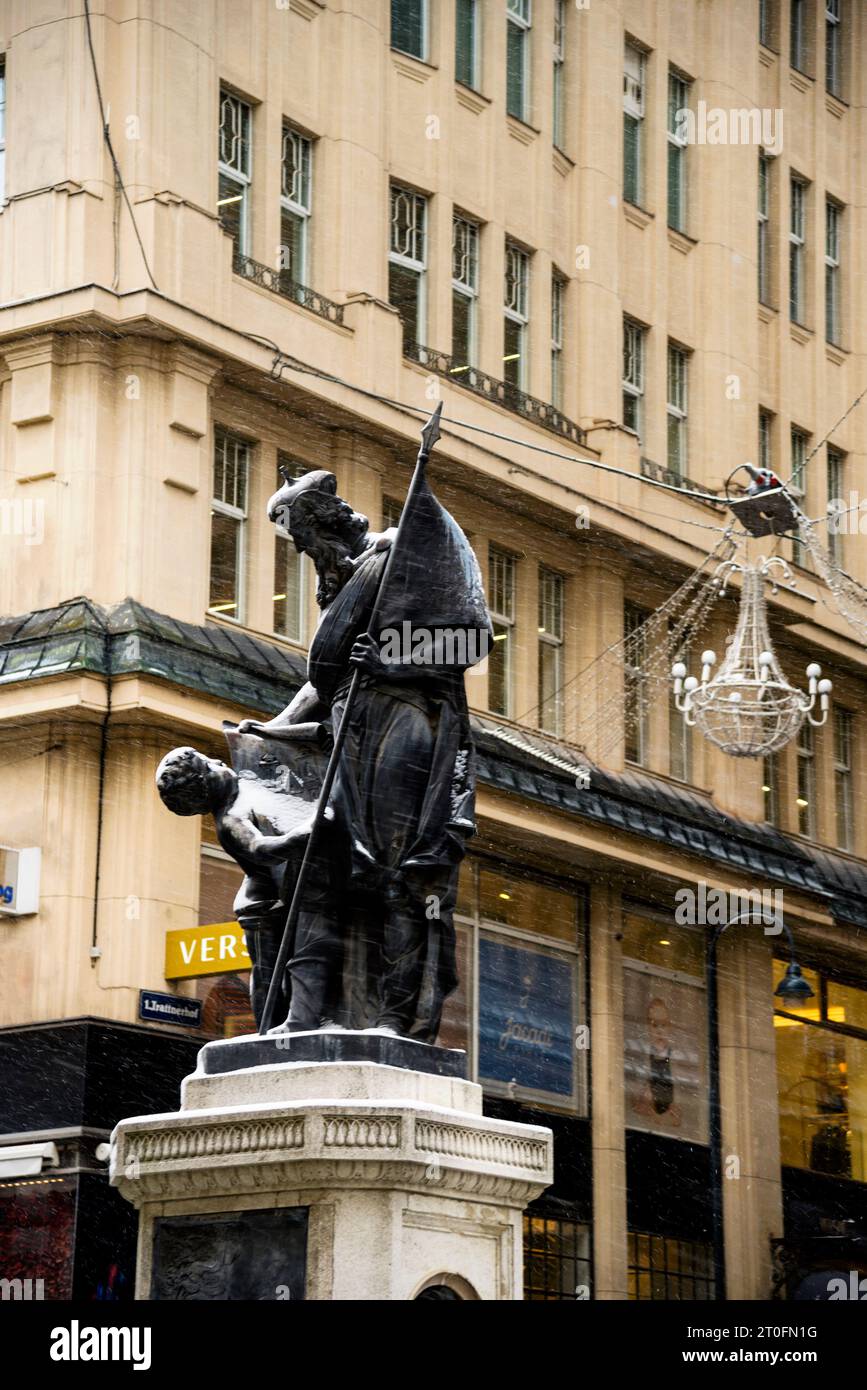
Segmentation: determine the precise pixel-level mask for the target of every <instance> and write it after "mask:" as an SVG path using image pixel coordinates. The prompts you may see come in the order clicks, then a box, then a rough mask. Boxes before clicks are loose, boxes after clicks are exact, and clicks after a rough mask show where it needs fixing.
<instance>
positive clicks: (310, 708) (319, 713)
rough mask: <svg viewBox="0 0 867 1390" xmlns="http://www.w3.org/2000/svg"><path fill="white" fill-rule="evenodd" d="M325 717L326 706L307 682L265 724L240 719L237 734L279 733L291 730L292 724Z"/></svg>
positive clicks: (312, 721) (310, 721)
mask: <svg viewBox="0 0 867 1390" xmlns="http://www.w3.org/2000/svg"><path fill="white" fill-rule="evenodd" d="M327 715H328V706H327V705H325V704H323V703H322V701H321V700H320V698H319V696H318V695H317V693H316V690H315V689H314V687H313V686H312V685H311V684H310V682H309V681H308V682H307V683H306V684H305V685H302V687H301V689H300V690H299V691H298V693H297V695H296V696H295V697H294V699H293V700H291V701H290V703H289V704H288V705H287V706H286V708H285V709H284V710H283V711H282V712H281V713H280V714H277V715H275V716H274V718H273V719H269V720H268V721H267V722H266V723H261V722H260V721H259V720H257V719H242V720H241V723H240V724H239V725H238V733H239V734H266V735H267V734H272V733H280V732H282V731H285V730H287V729H289V728H291V727H292V725H293V724H309V723H315V722H316V721H317V720H320V719H325V718H326V717H327Z"/></svg>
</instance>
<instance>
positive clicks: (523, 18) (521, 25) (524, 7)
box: [506, 0, 532, 121]
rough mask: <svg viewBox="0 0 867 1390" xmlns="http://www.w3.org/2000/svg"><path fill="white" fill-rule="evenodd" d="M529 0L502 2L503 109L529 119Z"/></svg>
mask: <svg viewBox="0 0 867 1390" xmlns="http://www.w3.org/2000/svg"><path fill="white" fill-rule="evenodd" d="M531 3H532V0H506V110H507V111H508V113H509V115H510V116H517V118H518V120H519V121H528V120H529V119H530V23H531V18H532V13H531Z"/></svg>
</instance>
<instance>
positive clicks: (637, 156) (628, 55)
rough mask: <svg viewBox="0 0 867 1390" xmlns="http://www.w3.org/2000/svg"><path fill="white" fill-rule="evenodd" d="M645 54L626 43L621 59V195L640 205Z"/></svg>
mask: <svg viewBox="0 0 867 1390" xmlns="http://www.w3.org/2000/svg"><path fill="white" fill-rule="evenodd" d="M645 63H646V57H645V54H644V53H643V52H642V51H641V49H640V48H636V47H635V45H634V44H631V43H627V45H626V48H625V51H624V57H623V196H624V198H625V199H626V201H627V203H634V204H636V205H640V204H641V199H642V196H643V194H644V68H645Z"/></svg>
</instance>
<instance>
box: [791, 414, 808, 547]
mask: <svg viewBox="0 0 867 1390" xmlns="http://www.w3.org/2000/svg"><path fill="white" fill-rule="evenodd" d="M808 442H809V435H807V434H805V433H804V431H803V430H799V429H798V428H797V426H793V427H792V433H791V452H792V457H791V487H792V488H793V489H794V490H796V495H798V494H800V495H801V496H802V497H803V494H804V492H805V490H806V486H807V478H806V467H807V444H808ZM792 559H793V560H794V561H795V564H797V565H801V566H803V565H805V564H806V561H807V551H806V547H805V546H804V542H803V541H801V540H793V541H792Z"/></svg>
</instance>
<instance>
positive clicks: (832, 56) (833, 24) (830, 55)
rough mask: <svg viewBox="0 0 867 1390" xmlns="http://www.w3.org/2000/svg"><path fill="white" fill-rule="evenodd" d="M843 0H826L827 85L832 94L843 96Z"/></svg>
mask: <svg viewBox="0 0 867 1390" xmlns="http://www.w3.org/2000/svg"><path fill="white" fill-rule="evenodd" d="M840 6H841V0H825V87H826V88H827V90H828V91H829V92H830V93H831V95H832V96H835V97H839V96H842V94H843V93H842V82H841V77H842V69H841V63H840V20H841V14H840Z"/></svg>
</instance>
